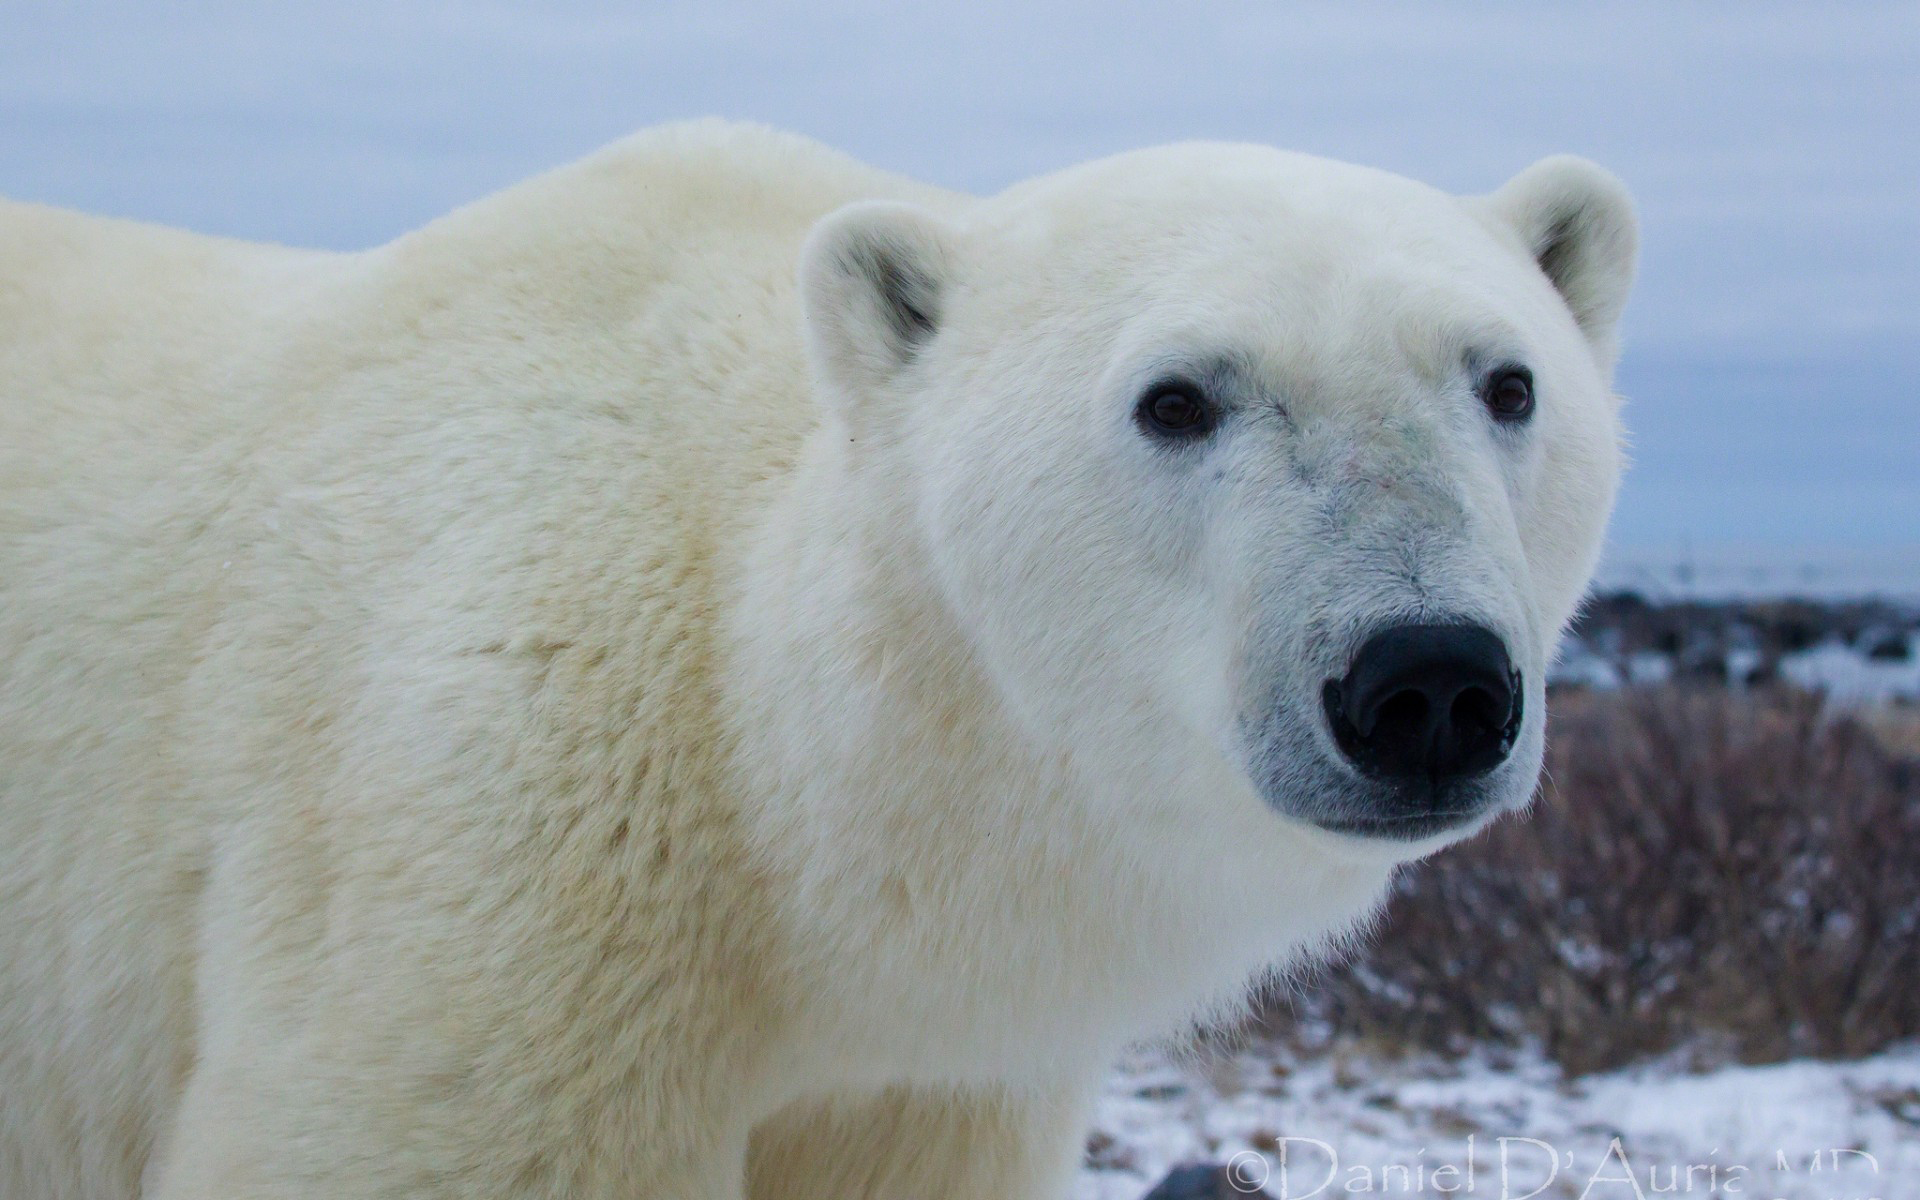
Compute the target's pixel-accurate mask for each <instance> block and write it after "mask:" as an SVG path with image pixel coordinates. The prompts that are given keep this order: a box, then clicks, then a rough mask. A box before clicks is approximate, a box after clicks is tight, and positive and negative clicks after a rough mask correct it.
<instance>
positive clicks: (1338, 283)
mask: <svg viewBox="0 0 1920 1200" xmlns="http://www.w3.org/2000/svg"><path fill="white" fill-rule="evenodd" d="M1634 250H1635V222H1634V217H1633V213H1632V208H1631V204H1630V202H1629V200H1628V198H1627V196H1626V194H1625V192H1624V191H1623V190H1622V188H1621V186H1620V185H1619V184H1618V183H1617V182H1616V181H1615V180H1614V179H1613V178H1612V177H1610V176H1609V175H1607V174H1606V173H1604V172H1603V171H1601V170H1600V169H1599V168H1597V167H1595V166H1593V165H1591V164H1589V163H1586V162H1584V161H1581V160H1578V159H1572V158H1555V159H1549V160H1546V161H1544V162H1541V163H1539V164H1537V165H1535V166H1533V167H1531V168H1529V169H1527V170H1526V171H1524V172H1522V173H1521V174H1520V175H1519V176H1518V177H1516V178H1515V179H1513V180H1512V181H1511V182H1509V183H1508V184H1506V185H1505V186H1504V187H1502V188H1501V189H1500V190H1498V191H1497V192H1495V193H1493V194H1492V195H1490V196H1480V197H1471V198H1459V197H1454V196H1450V195H1447V194H1444V193H1442V192H1439V191H1436V190H1434V189H1432V188H1429V187H1426V186H1423V185H1421V184H1418V183H1414V182H1412V181H1409V180H1406V179H1402V178H1399V177H1397V176H1393V175H1389V174H1386V173H1382V172H1378V171H1373V170H1368V169H1364V168H1359V167H1354V166H1349V165H1345V164H1340V163H1334V162H1329V161H1324V160H1321V159H1316V158H1311V157H1306V156H1300V155H1291V154H1284V153H1280V152H1276V151H1272V150H1268V149H1265V148H1256V147H1249V146H1225V145H1189V146H1176V147H1169V148H1162V149H1157V150H1150V151H1143V152H1139V153H1135V154H1129V155H1124V156H1121V157H1118V158H1114V159H1109V160H1105V161H1103V162H1098V163H1094V164H1091V165H1088V166H1084V167H1080V168H1076V169H1073V170H1070V171H1067V172H1064V173H1062V174H1059V175H1055V176H1050V177H1047V178H1044V179H1040V180H1037V181H1034V182H1032V183H1028V184H1025V185H1022V186H1020V187H1017V188H1015V189H1013V190H1011V191H1009V192H1007V193H1004V194H1002V195H1000V196H998V197H996V198H994V199H992V200H988V201H983V202H981V203H980V204H979V205H978V206H977V207H974V208H970V209H967V210H963V211H959V212H956V213H953V214H949V215H946V216H936V215H934V214H933V213H931V212H928V211H925V210H922V209H920V208H917V207H914V206H910V205H906V204H899V203H891V202H874V203H866V204H859V205H855V206H853V207H850V208H847V209H843V210H841V211H840V212H838V213H836V214H834V215H832V216H830V217H829V218H827V219H826V220H825V221H823V222H822V223H821V225H820V226H819V227H817V228H816V230H815V231H814V234H813V236H812V239H811V241H810V243H809V245H808V248H807V250H806V252H805V255H804V258H803V265H802V289H803V303H804V307H805V311H806V320H807V335H808V338H809V350H810V353H811V356H812V362H813V370H814V373H815V376H816V379H817V386H818V388H819V390H820V392H821V393H822V395H823V396H824V398H825V403H826V406H827V408H828V410H829V414H830V415H829V421H830V423H832V425H833V427H834V428H835V430H836V432H837V434H838V435H840V436H841V437H842V439H843V441H844V442H845V444H847V445H848V446H849V447H851V449H849V451H848V455H849V460H850V462H851V463H852V464H853V466H854V470H855V471H856V473H857V474H859V475H860V476H862V477H863V478H866V479H871V480H884V481H885V482H884V485H883V486H881V487H880V488H879V490H880V491H882V492H883V493H884V494H885V495H886V496H888V497H890V498H892V501H893V502H894V504H895V508H894V510H893V512H892V515H891V518H890V520H891V522H892V524H891V525H890V526H889V527H890V528H892V529H895V530H896V531H897V532H896V534H895V536H897V537H898V538H899V539H900V541H899V544H898V545H897V546H896V547H894V549H895V551H896V552H897V553H899V554H901V555H903V556H908V557H915V558H916V559H917V560H918V561H922V562H924V563H925V564H926V575H927V578H928V581H929V587H930V588H931V589H932V590H933V591H935V592H937V594H938V597H939V601H940V603H941V604H942V605H944V607H945V608H946V610H948V611H949V612H950V613H951V614H952V616H953V618H954V620H955V621H956V622H957V624H958V626H959V627H960V628H961V629H963V630H964V631H965V636H966V638H967V639H968V641H969V643H970V649H971V652H972V653H973V654H974V655H975V656H976V657H977V660H978V661H979V663H981V664H982V665H983V669H984V671H985V673H986V675H987V677H989V678H990V679H991V680H992V681H993V685H994V687H995V688H996V689H997V690H998V692H999V693H1000V695H1001V697H1002V698H1003V699H1004V701H1005V703H1006V705H1007V707H1008V709H1009V711H1011V712H1012V713H1014V714H1015V715H1016V718H1017V724H1018V725H1019V726H1020V727H1022V728H1023V729H1025V730H1026V731H1027V732H1028V733H1029V734H1030V735H1031V736H1032V737H1033V738H1034V739H1035V740H1036V742H1039V743H1042V744H1047V745H1055V746H1058V747H1062V748H1064V750H1065V752H1066V753H1068V754H1069V755H1071V756H1072V757H1073V759H1074V761H1075V762H1076V764H1077V765H1078V767H1079V769H1081V770H1082V771H1083V772H1084V773H1085V774H1086V775H1087V776H1088V777H1090V778H1094V779H1098V780H1105V781H1108V782H1109V783H1111V784H1112V785H1113V786H1112V788H1111V791H1112V794H1114V795H1116V796H1128V797H1133V798H1134V799H1133V801H1132V802H1133V803H1138V804H1143V805H1149V806H1156V812H1155V813H1154V816H1155V817H1157V818H1158V819H1159V827H1161V828H1168V827H1171V826H1170V825H1169V824H1168V818H1169V817H1172V818H1174V820H1175V821H1176V822H1178V821H1191V822H1193V823H1194V827H1195V828H1198V829H1203V830H1209V831H1212V832H1215V833H1225V832H1226V831H1228V830H1230V829H1241V830H1244V829H1247V828H1251V827H1252V826H1251V825H1250V824H1248V823H1246V822H1245V821H1241V822H1240V823H1238V824H1236V823H1235V820H1238V819H1239V818H1244V817H1245V811H1244V810H1251V809H1258V811H1259V813H1260V815H1261V819H1263V820H1265V821H1266V822H1268V823H1269V824H1274V825H1276V826H1283V827H1288V828H1292V829H1294V830H1296V831H1299V830H1301V829H1309V830H1312V831H1314V836H1315V837H1316V838H1318V839H1319V840H1320V842H1321V843H1322V844H1341V845H1366V846H1368V847H1370V848H1372V849H1373V850H1376V851H1378V852H1380V853H1383V854H1385V855H1386V856H1388V857H1393V858H1406V857H1412V856H1414V855H1416V854H1419V853H1422V852H1424V851H1425V850H1428V849H1431V848H1433V847H1435V846H1437V845H1440V844H1443V843H1444V842H1445V841H1446V840H1449V839H1452V838H1456V837H1459V836H1462V835H1463V834H1464V833H1465V832H1468V831H1470V830H1472V829H1474V828H1476V827H1477V826H1478V825H1480V824H1481V823H1483V822H1485V821H1486V820H1488V819H1490V817H1491V816H1492V815H1494V814H1497V813H1499V812H1501V811H1504V810H1511V809H1514V808H1516V807H1519V806H1522V805H1524V804H1525V803H1526V801H1527V799H1528V797H1529V795H1530V794H1531V793H1532V791H1533V788H1534V785H1535V781H1536V778H1537V775H1538V771H1539V767H1540V760H1541V750H1542V735H1543V729H1544V717H1545V703H1544V699H1545V698H1544V687H1543V684H1544V677H1545V674H1546V669H1547V666H1548V663H1549V662H1550V660H1551V658H1552V656H1553V653H1554V649H1555V643H1556V640H1557V638H1558V637H1559V635H1560V632H1561V630H1562V628H1563V626H1564V625H1565V624H1566V622H1567V621H1568V619H1569V618H1570V616H1571V615H1572V613H1573V611H1574V609H1575V606H1576V604H1577V602H1578V600H1579V597H1580V595H1581V593H1582V591H1583V589H1584V588H1585V586H1586V583H1587V580H1588V577H1589V574H1590V571H1591V569H1592V567H1593V564H1594V561H1595V558H1596V556H1597V554H1598V551H1599V547H1600V541H1601V536H1602V530H1603V526H1604V524H1605V521H1606V518H1607V514H1608V511H1609V509H1610V507H1611V504H1612V499H1613V494H1614V489H1615V484H1616V480H1617V477H1618V474H1619V471H1620V468H1621V453H1620V449H1619V443H1620V432H1619V427H1618V424H1617V408H1618V405H1617V401H1616V399H1615V397H1614V395H1613V392H1612V389H1611V371H1612V365H1613V360H1614V355H1615V344H1616V339H1615V329H1616V324H1617V322H1618V319H1619V317H1620V313H1621V308H1622V305H1623V304H1624V302H1625V300H1626V296H1627V291H1628V287H1629V284H1630V282H1631V277H1632V274H1633V259H1634ZM1120 802H1121V801H1116V803H1120ZM1227 810H1232V811H1234V812H1235V813H1237V814H1238V817H1237V818H1235V819H1229V820H1224V821H1223V819H1222V818H1221V813H1222V812H1224V811H1227ZM1328 832H1331V834H1332V835H1333V836H1332V837H1331V838H1327V837H1322V836H1321V835H1322V834H1326V833H1328Z"/></svg>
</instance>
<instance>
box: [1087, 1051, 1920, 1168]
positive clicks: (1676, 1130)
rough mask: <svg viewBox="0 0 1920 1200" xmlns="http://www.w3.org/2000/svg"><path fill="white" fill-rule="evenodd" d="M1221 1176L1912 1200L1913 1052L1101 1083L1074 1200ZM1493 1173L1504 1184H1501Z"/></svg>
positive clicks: (1915, 1161) (1165, 1061) (1294, 1062)
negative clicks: (1204, 1164) (1724, 1063)
mask: <svg viewBox="0 0 1920 1200" xmlns="http://www.w3.org/2000/svg"><path fill="white" fill-rule="evenodd" d="M1198 1160H1205V1161H1213V1162H1228V1163H1232V1164H1234V1165H1235V1167H1236V1169H1237V1172H1238V1173H1239V1175H1240V1177H1241V1178H1242V1179H1244V1180H1248V1181H1249V1186H1248V1188H1247V1190H1248V1191H1252V1190H1254V1188H1253V1186H1252V1184H1254V1183H1264V1186H1265V1190H1266V1192H1267V1194H1268V1195H1270V1196H1272V1197H1276V1198H1278V1200H1300V1198H1302V1197H1309V1196H1317V1197H1325V1198H1329V1200H1331V1198H1334V1197H1349V1196H1392V1197H1409V1196H1420V1197H1431V1198H1435V1200H1440V1198H1445V1197H1451V1196H1475V1197H1490V1198H1493V1200H1524V1198H1527V1197H1539V1198H1540V1200H1578V1198H1586V1200H1614V1198H1620V1197H1631V1198H1633V1200H1653V1198H1655V1197H1660V1196H1669V1195H1682V1196H1691V1197H1721V1196H1724V1197H1730V1198H1732V1197H1740V1198H1748V1197H1751V1198H1759V1200H1768V1198H1775V1197H1777V1198H1779V1200H1869V1198H1875V1197H1877V1198H1879V1200H1913V1198H1914V1197H1920V1046H1912V1047H1909V1048H1906V1049H1904V1050H1901V1051H1898V1052H1893V1053H1888V1054H1883V1055H1880V1056H1878V1057H1875V1058H1870V1059H1865V1060H1862V1061H1858V1062H1850V1063H1830V1062H1813V1061H1800V1062H1791V1063H1783V1064H1780V1065H1776V1066H1768V1067H1728V1068H1723V1069H1720V1070H1717V1071H1712V1072H1709V1073H1705V1074H1690V1073H1685V1072H1682V1071H1677V1070H1667V1069H1660V1068H1653V1067H1647V1068H1639V1069H1636V1070H1633V1071H1627V1072H1621V1073H1617V1074H1610V1075H1595V1076H1588V1077H1585V1078H1582V1079H1574V1080H1568V1079H1564V1078H1562V1077H1561V1075H1560V1074H1559V1072H1558V1071H1557V1070H1556V1069H1555V1068H1553V1067H1552V1066H1551V1065H1549V1064H1546V1063H1544V1062H1542V1061H1540V1060H1538V1059H1531V1058H1522V1059H1521V1060H1519V1061H1517V1062H1511V1063H1495V1062H1491V1061H1471V1062H1468V1063H1464V1064H1444V1063H1437V1062H1432V1061H1428V1062H1424V1063H1394V1062H1375V1061H1371V1060H1366V1059H1357V1058H1353V1057H1342V1056H1338V1055H1332V1056H1327V1057H1318V1058H1309V1059H1301V1058H1297V1057H1295V1056H1292V1055H1290V1054H1288V1053H1287V1052H1284V1051H1277V1050H1270V1049H1264V1048H1256V1049H1251V1050H1246V1051H1242V1052H1240V1053H1238V1054H1235V1055H1232V1056H1223V1055H1215V1056H1212V1057H1204V1058H1199V1057H1197V1058H1194V1059H1191V1060H1184V1061H1182V1060H1175V1059H1172V1058H1169V1057H1168V1056H1167V1055H1164V1054H1160V1053H1155V1052H1145V1051H1142V1052H1139V1053H1136V1054H1135V1055H1134V1056H1133V1057H1131V1058H1130V1059H1129V1060H1128V1061H1126V1062H1125V1063H1123V1064H1122V1065H1121V1067H1120V1068H1119V1069H1118V1070H1117V1071H1116V1072H1115V1073H1114V1075H1113V1076H1112V1078H1111V1079H1110V1080H1109V1082H1108V1085H1107V1090H1106V1093H1105V1095H1104V1096H1103V1097H1102V1098H1101V1101H1100V1104H1099V1107H1098V1109H1097V1113H1096V1119H1095V1122H1094V1134H1093V1136H1092V1138H1091V1139H1090V1140H1089V1143H1088V1160H1087V1167H1086V1168H1085V1169H1084V1170H1083V1171H1082V1172H1081V1174H1080V1177H1079V1180H1078V1182H1077V1185H1076V1188H1075V1191H1074V1200H1138V1198H1139V1197H1140V1196H1141V1195H1142V1194H1143V1193H1144V1192H1145V1191H1146V1190H1147V1189H1148V1187H1149V1186H1151V1184H1152V1183H1154V1182H1155V1181H1157V1180H1159V1179H1160V1178H1161V1177H1162V1176H1163V1175H1164V1174H1165V1173H1166V1172H1167V1170H1168V1169H1169V1168H1170V1167H1173V1166H1176V1165H1178V1164H1180V1163H1184V1162H1192V1161H1198ZM1503 1173H1504V1174H1503Z"/></svg>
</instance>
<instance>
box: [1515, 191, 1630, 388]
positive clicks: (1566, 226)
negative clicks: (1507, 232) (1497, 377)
mask: <svg viewBox="0 0 1920 1200" xmlns="http://www.w3.org/2000/svg"><path fill="white" fill-rule="evenodd" d="M1488 203H1489V204H1490V205H1491V207H1492V209H1493V211H1494V213H1495V214H1497V216H1498V217H1499V218H1500V219H1501V220H1503V221H1504V222H1505V223H1506V224H1507V225H1509V226H1511V227H1512V228H1513V229H1514V231H1515V232H1517V233H1518V234H1519V235H1520V240H1521V242H1522V243H1523V244H1524V245H1525V246H1526V247H1527V250H1528V252H1529V253H1531V254H1532V255H1533V260H1534V261H1535V262H1537V263H1539V264H1540V269H1541V270H1542V271H1544V272H1545V273H1546V276H1547V278H1548V279H1549V280H1551V281H1552V282H1553V286H1554V288H1555V289H1557V290H1558V291H1559V293H1560V295H1561V297H1562V298H1563V299H1565V300H1566V302H1567V308H1568V309H1570V310H1571V311H1572V313H1573V318H1574V320H1575V321H1578V322H1579V323H1580V328H1581V330H1582V331H1584V332H1585V333H1586V335H1587V340H1588V341H1589V342H1590V343H1592V345H1593V348H1594V351H1595V353H1596V355H1597V356H1598V357H1599V359H1600V361H1601V362H1603V363H1605V364H1607V365H1608V366H1611V365H1612V363H1613V358H1614V353H1615V350H1616V348H1617V346H1618V332H1617V331H1618V328H1619V324H1620V311H1621V309H1623V308H1625V307H1626V303H1627V293H1628V292H1629V291H1630V290H1632V287H1633V271H1634V256H1635V254H1636V253H1637V250H1638V246H1639V241H1640V234H1639V222H1638V220H1637V219H1636V218H1635V217H1634V212H1633V199H1632V197H1630V196H1629V195H1628V194H1627V189H1626V187H1625V186H1624V185H1622V184H1621V182H1620V181H1619V180H1618V179H1615V178H1614V177H1613V176H1612V175H1610V174H1608V173H1607V172H1606V171H1604V170H1602V169H1601V168H1600V167H1598V166H1595V165H1594V164H1593V163H1590V162H1588V161H1587V160H1586V159H1584V158H1576V157H1574V156H1573V155H1570V154H1563V155H1557V156H1555V157H1553V158H1543V159H1541V160H1540V161H1539V162H1537V163H1535V164H1533V165H1532V166H1530V167H1528V168H1527V169H1526V170H1524V171H1522V172H1520V173H1519V174H1518V175H1516V176H1514V177H1513V178H1512V179H1511V180H1509V181H1507V184H1506V186H1504V187H1502V188H1501V189H1500V190H1499V191H1497V192H1495V193H1494V194H1493V195H1492V196H1491V197H1489V198H1488Z"/></svg>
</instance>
